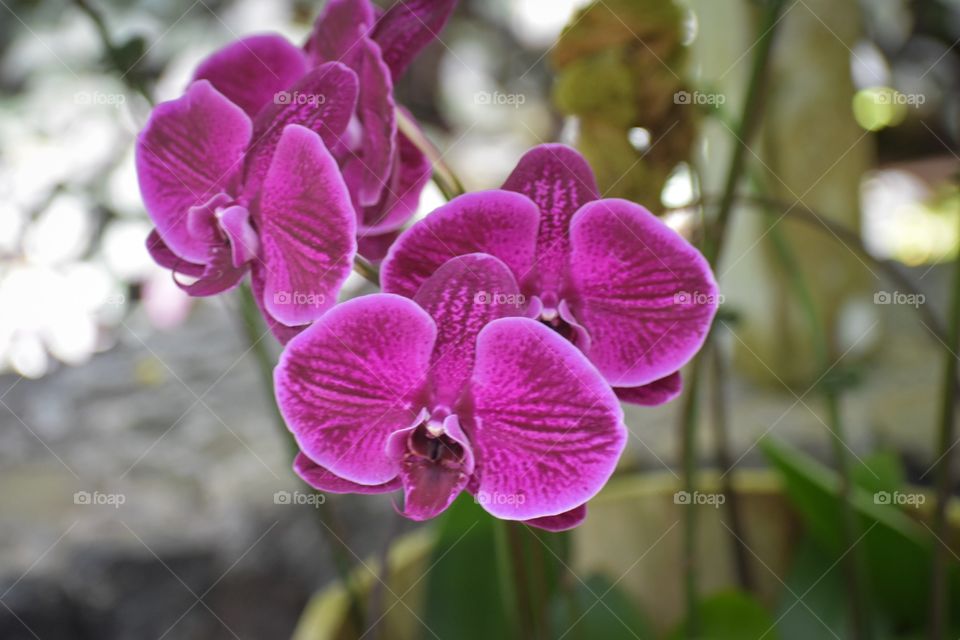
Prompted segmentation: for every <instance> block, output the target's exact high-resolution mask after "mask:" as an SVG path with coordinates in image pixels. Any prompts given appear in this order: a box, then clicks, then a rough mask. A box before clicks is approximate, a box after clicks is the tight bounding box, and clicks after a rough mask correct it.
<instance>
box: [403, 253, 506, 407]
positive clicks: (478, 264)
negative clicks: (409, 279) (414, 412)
mask: <svg viewBox="0 0 960 640" xmlns="http://www.w3.org/2000/svg"><path fill="white" fill-rule="evenodd" d="M413 299H414V301H415V302H416V303H417V304H419V305H420V306H421V307H423V308H424V309H425V310H426V311H427V313H429V314H430V316H431V317H432V318H433V321H434V322H435V323H436V325H437V342H436V346H435V347H434V349H433V358H432V360H431V363H432V366H431V369H430V375H431V378H432V380H433V389H434V401H435V402H437V403H439V404H441V405H445V406H447V407H452V406H453V405H454V402H455V401H456V400H457V398H458V397H459V396H460V392H461V391H462V390H463V386H464V384H465V383H466V381H467V379H468V378H469V377H470V372H471V371H473V361H474V355H475V353H476V340H477V334H479V333H480V330H481V329H483V327H484V326H486V325H487V323H489V322H490V321H491V320H496V319H497V318H504V317H507V316H516V315H520V313H521V312H522V310H523V298H522V297H521V296H520V289H519V287H517V282H516V280H514V278H513V274H511V273H510V269H508V268H507V265H505V264H503V262H501V261H500V260H498V259H497V258H494V257H493V256H490V255H487V254H484V253H472V254H468V255H465V256H458V257H456V258H452V259H450V260H449V261H447V262H445V263H444V264H443V266H441V267H440V268H439V269H437V271H436V273H434V274H433V275H432V276H431V277H430V278H428V279H427V281H426V282H424V283H423V286H421V287H420V290H419V291H417V294H416V295H415V296H414V297H413Z"/></svg>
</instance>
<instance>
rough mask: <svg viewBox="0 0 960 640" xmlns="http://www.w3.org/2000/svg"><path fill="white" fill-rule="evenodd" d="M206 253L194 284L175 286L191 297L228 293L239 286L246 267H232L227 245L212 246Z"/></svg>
mask: <svg viewBox="0 0 960 640" xmlns="http://www.w3.org/2000/svg"><path fill="white" fill-rule="evenodd" d="M208 251H209V253H208V257H207V263H206V264H205V265H204V267H203V273H202V274H200V277H199V278H197V280H196V282H193V283H192V284H183V283H181V282H180V281H177V286H179V287H180V288H181V289H183V290H184V291H186V292H187V293H188V294H189V295H191V296H196V297H203V296H215V295H217V294H218V293H223V292H224V291H229V290H230V289H232V288H234V287H235V286H237V285H238V284H240V281H241V280H243V276H244V275H246V273H247V269H246V267H242V268H237V267H235V266H234V265H233V253H232V251H231V250H230V247H229V246H228V245H227V244H225V243H223V244H218V245H214V246H212V247H210V248H209V250H208Z"/></svg>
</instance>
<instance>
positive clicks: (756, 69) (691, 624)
mask: <svg viewBox="0 0 960 640" xmlns="http://www.w3.org/2000/svg"><path fill="white" fill-rule="evenodd" d="M783 4H784V0H768V1H767V3H766V11H765V13H764V18H763V21H762V24H761V25H760V34H761V35H760V37H759V39H758V40H757V44H756V50H757V51H756V54H754V57H753V65H752V67H751V71H750V79H749V82H748V84H747V92H746V96H745V99H744V103H743V110H742V111H741V114H740V120H739V122H738V123H737V132H736V137H737V140H736V143H735V144H734V147H733V151H732V155H731V157H730V163H729V165H728V169H727V177H726V181H725V184H724V190H723V194H722V196H721V198H720V204H719V205H718V209H717V216H716V219H715V220H714V221H713V223H712V224H709V225H707V229H706V231H707V234H706V238H705V247H704V254H705V256H706V258H707V260H708V261H709V262H710V265H711V266H713V267H714V268H716V266H717V264H718V262H719V260H720V256H721V253H722V251H723V242H724V238H725V236H726V229H727V226H728V225H729V223H730V217H731V215H732V212H733V203H734V199H735V196H736V192H737V185H739V183H740V178H741V175H742V173H743V168H744V163H745V159H746V152H747V144H748V143H749V142H750V139H751V137H752V135H753V133H754V131H755V130H756V127H757V125H758V124H759V122H760V116H761V105H762V102H763V100H762V98H763V91H764V87H765V86H766V77H767V71H768V68H769V62H770V51H771V48H772V45H773V41H774V36H775V35H776V32H777V25H778V24H779V16H780V11H781V9H782V8H783ZM711 333H712V332H711ZM710 338H711V336H710V335H708V336H707V339H708V341H709V340H710ZM702 362H703V358H702V356H699V355H698V356H697V357H696V358H694V360H693V362H692V363H691V370H690V373H689V375H688V376H687V395H686V398H685V401H684V404H683V406H682V409H681V414H680V421H681V433H682V438H683V444H682V456H683V485H684V490H685V491H686V492H687V493H689V494H690V495H693V493H694V492H695V490H696V465H697V443H696V440H697V422H698V420H697V418H698V406H697V405H698V392H699V386H700V381H701V377H702V371H701V370H702V368H703V365H702ZM696 511H697V509H696V507H694V506H693V505H688V507H687V508H686V509H685V510H684V516H685V520H686V521H685V527H684V541H683V544H684V563H683V566H684V589H685V595H686V604H687V625H686V629H687V637H689V638H694V637H696V636H697V635H698V634H699V631H700V616H699V606H698V594H697V566H696V522H697V520H696Z"/></svg>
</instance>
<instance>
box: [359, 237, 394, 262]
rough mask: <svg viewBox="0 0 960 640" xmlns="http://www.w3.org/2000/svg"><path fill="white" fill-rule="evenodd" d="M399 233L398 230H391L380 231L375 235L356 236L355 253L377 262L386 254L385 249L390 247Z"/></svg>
mask: <svg viewBox="0 0 960 640" xmlns="http://www.w3.org/2000/svg"><path fill="white" fill-rule="evenodd" d="M399 235H400V232H399V231H391V232H388V233H381V234H380V235H377V236H363V235H361V236H358V237H357V253H359V254H360V255H361V256H363V257H364V258H366V259H367V260H369V261H370V262H371V263H373V264H379V263H380V261H382V260H383V259H384V258H385V257H386V255H387V251H389V250H390V247H391V246H392V245H393V243H394V242H395V241H396V240H397V236H399Z"/></svg>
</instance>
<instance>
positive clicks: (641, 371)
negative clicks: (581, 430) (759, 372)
mask: <svg viewBox="0 0 960 640" xmlns="http://www.w3.org/2000/svg"><path fill="white" fill-rule="evenodd" d="M570 244H571V257H570V282H571V284H572V288H573V289H574V290H575V292H576V295H575V296H574V298H575V299H574V300H573V301H571V308H572V311H573V315H574V316H575V317H576V318H577V320H578V321H579V322H580V323H581V324H582V325H583V326H584V327H585V328H586V330H587V332H588V333H589V334H590V347H589V349H588V351H587V355H588V356H589V358H590V361H591V362H593V363H594V364H595V365H596V366H597V368H598V369H599V370H600V372H601V373H602V374H603V375H604V377H606V378H607V380H609V381H610V384H612V385H614V386H616V387H635V386H639V385H644V384H648V383H650V382H653V381H654V380H658V379H660V378H663V377H664V376H667V375H669V374H671V373H673V372H674V371H677V370H678V369H679V368H680V367H682V366H683V365H684V364H685V363H686V362H687V361H688V360H690V358H692V357H693V355H694V354H695V353H696V352H697V351H699V349H700V347H701V346H702V345H703V341H704V340H705V339H706V336H707V332H708V331H709V329H710V323H711V322H712V321H713V316H714V314H715V313H716V310H717V298H718V296H717V285H716V282H715V281H714V279H713V273H712V272H711V270H710V266H709V265H708V264H707V261H706V260H705V259H704V257H703V256H702V255H701V254H700V252H699V251H697V250H696V249H695V248H694V247H693V246H691V245H690V244H689V243H688V242H687V241H686V240H684V239H683V238H682V237H681V236H680V235H679V234H678V233H677V232H675V231H673V230H672V229H670V228H669V227H667V226H666V225H665V224H663V222H662V221H661V220H660V219H659V218H657V217H656V216H654V215H653V214H652V213H650V212H649V211H647V210H646V209H644V208H643V207H641V206H640V205H638V204H634V203H632V202H628V201H626V200H619V199H608V200H597V201H595V202H591V203H589V204H586V205H584V206H583V207H582V208H581V209H580V210H579V211H578V212H577V213H576V215H574V217H573V221H572V223H571V227H570Z"/></svg>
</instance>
